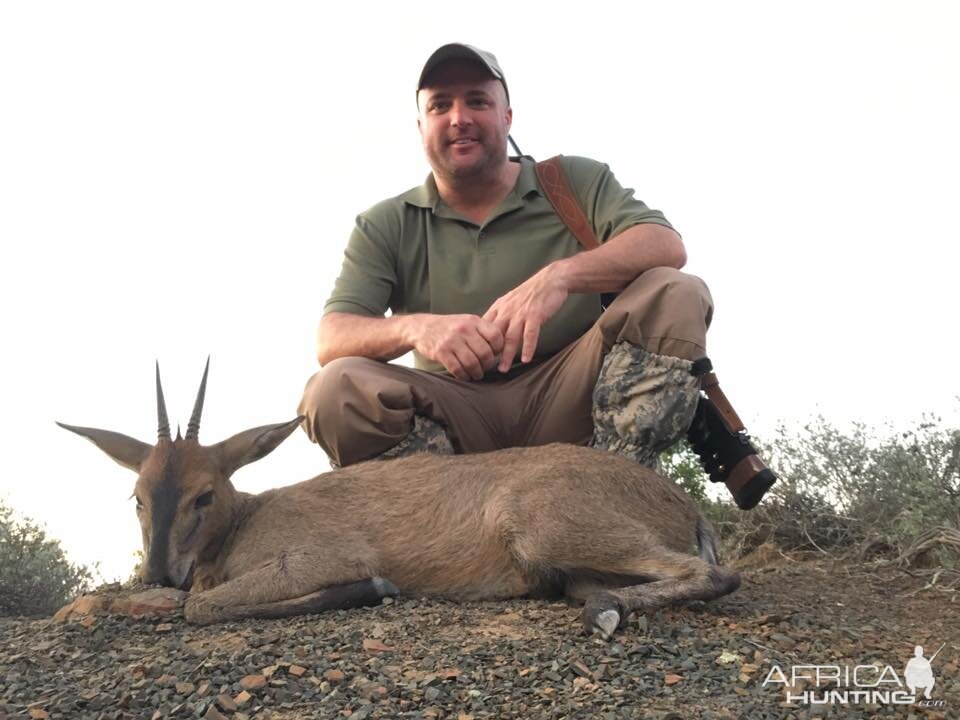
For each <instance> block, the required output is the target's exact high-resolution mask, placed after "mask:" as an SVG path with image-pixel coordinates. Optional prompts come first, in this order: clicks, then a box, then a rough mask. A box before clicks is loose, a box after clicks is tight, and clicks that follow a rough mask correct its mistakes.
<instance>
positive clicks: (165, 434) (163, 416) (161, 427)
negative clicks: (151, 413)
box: [157, 360, 170, 440]
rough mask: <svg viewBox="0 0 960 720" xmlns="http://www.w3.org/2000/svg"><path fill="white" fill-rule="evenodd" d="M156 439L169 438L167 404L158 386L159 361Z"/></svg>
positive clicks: (158, 383)
mask: <svg viewBox="0 0 960 720" xmlns="http://www.w3.org/2000/svg"><path fill="white" fill-rule="evenodd" d="M157 439H158V440H169V439H170V421H169V420H167V404H166V403H165V402H164V401H163V388H162V387H161V386H160V361H159V360H158V361H157Z"/></svg>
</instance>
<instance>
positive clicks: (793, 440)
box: [661, 417, 960, 567]
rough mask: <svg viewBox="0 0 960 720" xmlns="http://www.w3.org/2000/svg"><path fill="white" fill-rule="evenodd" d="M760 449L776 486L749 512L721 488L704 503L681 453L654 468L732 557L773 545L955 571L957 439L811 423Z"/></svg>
mask: <svg viewBox="0 0 960 720" xmlns="http://www.w3.org/2000/svg"><path fill="white" fill-rule="evenodd" d="M761 445H762V454H763V457H764V459H765V460H766V461H767V463H768V464H769V465H770V466H771V467H772V468H773V469H774V471H775V472H776V473H777V474H778V475H779V477H780V481H779V482H778V483H777V484H776V485H774V487H773V489H772V490H771V491H770V492H769V493H768V494H767V496H766V497H765V498H764V500H763V502H762V503H761V504H760V505H759V506H758V507H757V508H755V509H754V510H751V511H750V512H741V511H739V510H737V509H736V507H734V506H733V505H732V504H731V503H730V502H729V501H728V500H729V498H728V496H727V495H726V491H725V490H724V489H723V488H722V487H720V488H719V489H720V490H721V491H722V493H721V494H722V496H723V497H722V499H721V500H719V501H712V500H703V499H702V498H703V497H704V493H703V489H702V485H701V486H700V488H699V489H698V488H697V482H698V478H697V477H696V476H695V474H693V475H692V474H691V471H690V464H691V463H696V456H695V455H693V454H692V452H691V451H690V450H689V448H686V447H684V446H683V445H680V446H678V447H677V448H676V449H675V450H673V451H671V453H668V454H667V455H666V456H665V457H664V458H662V459H661V464H662V466H663V468H664V471H665V472H666V473H667V475H668V476H669V477H671V478H673V479H674V480H675V481H677V482H679V483H680V484H681V485H683V486H684V487H685V488H686V489H687V490H688V491H689V492H691V495H692V496H694V497H695V498H697V499H701V504H702V505H703V507H704V510H705V512H706V514H707V515H708V516H709V517H710V518H711V519H712V520H713V522H714V525H715V526H717V529H718V530H719V531H720V533H721V535H722V536H723V537H724V539H725V543H726V545H727V546H728V548H729V549H732V550H733V552H734V554H735V555H742V554H745V553H747V552H749V551H750V550H752V549H754V548H755V547H757V546H758V545H760V544H761V543H763V542H767V541H773V542H774V543H776V545H777V546H779V547H780V548H783V549H787V550H809V551H811V552H814V553H818V554H826V555H831V556H835V557H844V558H850V559H857V560H869V559H874V558H886V559H894V560H897V561H900V562H902V563H911V564H928V565H937V566H940V567H944V566H949V567H954V566H956V564H957V557H958V551H960V430H958V429H955V428H949V427H946V426H945V425H944V424H943V422H942V420H941V419H940V418H934V417H925V418H923V419H922V420H921V421H920V422H918V423H916V424H915V425H914V426H913V427H912V428H911V429H909V430H906V431H902V432H893V431H891V430H889V429H888V430H887V431H886V432H885V433H884V432H882V431H880V430H877V429H875V428H868V427H867V426H866V425H864V424H856V425H854V426H853V427H852V429H850V430H840V429H838V428H837V427H836V426H834V425H833V424H831V423H830V422H828V421H827V420H825V419H824V418H822V417H818V418H817V419H816V420H814V421H812V422H810V423H808V424H807V425H806V426H804V427H803V428H802V430H801V431H799V432H793V433H790V432H788V431H787V430H786V429H785V428H783V427H781V428H779V430H778V431H777V433H776V436H775V437H774V439H773V441H772V442H771V443H769V444H766V443H761ZM703 479H704V476H703V474H702V472H701V473H700V474H699V481H700V482H701V483H702V481H703ZM691 488H693V489H692V490H691ZM710 494H711V495H712V494H713V493H710Z"/></svg>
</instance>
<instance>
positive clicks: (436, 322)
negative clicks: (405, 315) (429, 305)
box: [410, 314, 503, 380]
mask: <svg viewBox="0 0 960 720" xmlns="http://www.w3.org/2000/svg"><path fill="white" fill-rule="evenodd" d="M410 318H411V319H412V320H414V322H412V323H411V337H410V340H411V344H412V345H413V347H414V349H415V350H417V352H419V353H420V354H421V355H423V356H424V357H427V358H429V359H430V360H433V361H434V362H438V363H440V364H441V365H443V366H444V367H445V368H446V369H447V372H449V373H450V374H451V375H453V376H454V377H455V378H457V379H459V380H482V379H483V374H484V373H485V372H486V371H487V370H489V369H490V368H492V367H493V366H494V365H495V364H496V359H497V355H498V354H499V353H500V352H501V350H502V349H503V333H501V332H500V329H499V328H498V327H497V326H496V325H494V324H493V323H491V322H489V321H488V320H486V319H484V318H480V317H477V316H476V315H428V314H423V315H416V316H410Z"/></svg>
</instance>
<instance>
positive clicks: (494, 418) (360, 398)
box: [299, 267, 713, 466]
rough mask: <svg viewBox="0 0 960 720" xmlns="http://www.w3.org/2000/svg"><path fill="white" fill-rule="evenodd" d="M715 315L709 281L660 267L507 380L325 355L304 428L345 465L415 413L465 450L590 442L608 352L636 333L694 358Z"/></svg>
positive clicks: (376, 451) (658, 347) (666, 351)
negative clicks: (576, 334)
mask: <svg viewBox="0 0 960 720" xmlns="http://www.w3.org/2000/svg"><path fill="white" fill-rule="evenodd" d="M712 315H713V301H712V299H711V297H710V291H709V290H708V289H707V286H706V285H705V284H704V282H703V281H702V280H700V279H699V278H697V277H694V276H692V275H688V274H686V273H682V272H680V271H679V270H674V269H673V268H667V267H658V268H652V269H651V270H648V271H647V272H645V273H643V274H642V275H641V276H640V277H638V278H637V279H636V280H634V281H633V283H631V284H630V285H629V286H628V287H627V288H626V289H625V290H624V291H623V292H621V293H620V295H619V297H617V299H616V301H615V302H614V303H613V304H611V305H610V307H609V308H607V310H606V311H605V312H604V313H603V314H602V315H601V316H600V318H599V319H598V320H597V322H596V323H595V324H594V326H593V327H592V328H591V329H590V330H589V331H588V332H587V333H585V334H584V335H583V336H582V337H580V339H578V340H576V341H575V342H573V343H571V344H570V345H568V346H567V347H566V348H564V349H563V350H561V351H560V352H559V353H557V354H556V355H554V356H553V357H551V358H550V359H548V360H546V361H545V362H542V363H540V364H538V365H535V366H534V367H531V368H530V369H529V370H527V371H526V372H522V373H520V374H518V375H516V376H513V377H510V378H509V379H505V380H498V379H493V380H483V381H479V382H468V381H462V380H457V379H456V378H453V377H451V376H449V375H446V374H437V373H430V372H426V371H422V370H414V369H412V368H407V367H403V366H400V365H391V364H388V363H383V362H379V361H376V360H370V359H368V358H360V357H345V358H339V359H337V360H334V361H332V362H330V363H327V365H325V366H324V367H323V368H322V369H321V370H320V371H319V372H317V373H316V374H315V375H313V377H311V378H310V380H309V381H308V382H307V387H306V389H305V391H304V394H303V399H302V400H301V402H300V408H299V412H300V414H301V415H304V416H305V418H306V419H305V420H304V422H303V428H304V430H305V431H306V433H307V435H308V436H309V437H310V439H311V440H312V441H314V442H316V443H319V444H320V446H321V447H323V449H324V450H325V451H326V452H327V454H328V455H329V456H330V458H331V460H332V461H333V462H335V463H337V464H338V465H341V466H345V465H350V464H353V463H355V462H359V461H361V460H367V459H370V458H373V457H376V456H378V455H380V454H381V453H383V452H384V451H386V450H388V449H390V448H391V447H393V446H394V445H396V444H397V443H399V442H400V441H401V440H403V439H404V437H406V436H407V434H408V433H409V432H410V430H411V427H412V426H413V416H414V414H418V415H424V416H426V417H429V418H432V419H433V420H436V421H437V422H439V423H440V424H441V425H443V426H444V427H445V428H446V431H447V434H448V435H449V437H450V440H451V442H452V443H453V446H454V448H455V449H456V450H457V452H462V453H474V452H485V451H488V450H496V449H500V448H504V447H513V446H527V445H545V444H547V443H551V442H568V443H574V444H578V445H584V444H586V443H588V442H589V441H590V439H591V437H592V435H593V430H594V427H593V419H592V416H591V411H592V398H593V392H594V386H595V385H596V383H597V377H598V375H599V374H600V369H601V366H602V364H603V360H604V356H605V355H606V354H607V352H608V351H609V350H610V348H611V347H613V346H614V345H615V344H617V343H620V342H624V341H626V342H629V343H631V344H633V345H636V346H640V347H642V348H644V349H646V350H647V351H649V352H651V353H653V354H655V355H666V356H670V357H673V358H681V359H683V360H687V361H693V360H696V359H698V358H700V357H703V356H704V355H705V354H706V351H705V347H706V331H707V327H708V326H709V324H710V320H711V317H712Z"/></svg>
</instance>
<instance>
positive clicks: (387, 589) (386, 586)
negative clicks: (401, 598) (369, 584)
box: [372, 576, 400, 599]
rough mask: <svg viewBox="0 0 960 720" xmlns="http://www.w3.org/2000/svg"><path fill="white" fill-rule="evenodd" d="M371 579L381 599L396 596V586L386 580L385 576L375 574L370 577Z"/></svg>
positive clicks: (397, 592) (398, 592)
mask: <svg viewBox="0 0 960 720" xmlns="http://www.w3.org/2000/svg"><path fill="white" fill-rule="evenodd" d="M372 581H373V587H374V589H376V591H377V593H378V594H379V595H380V598H381V599H382V598H385V597H396V596H397V595H399V594H400V591H399V590H398V589H397V586H396V585H394V584H393V583H392V582H390V581H389V580H387V579H386V578H385V577H380V576H377V577H374V578H372Z"/></svg>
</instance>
